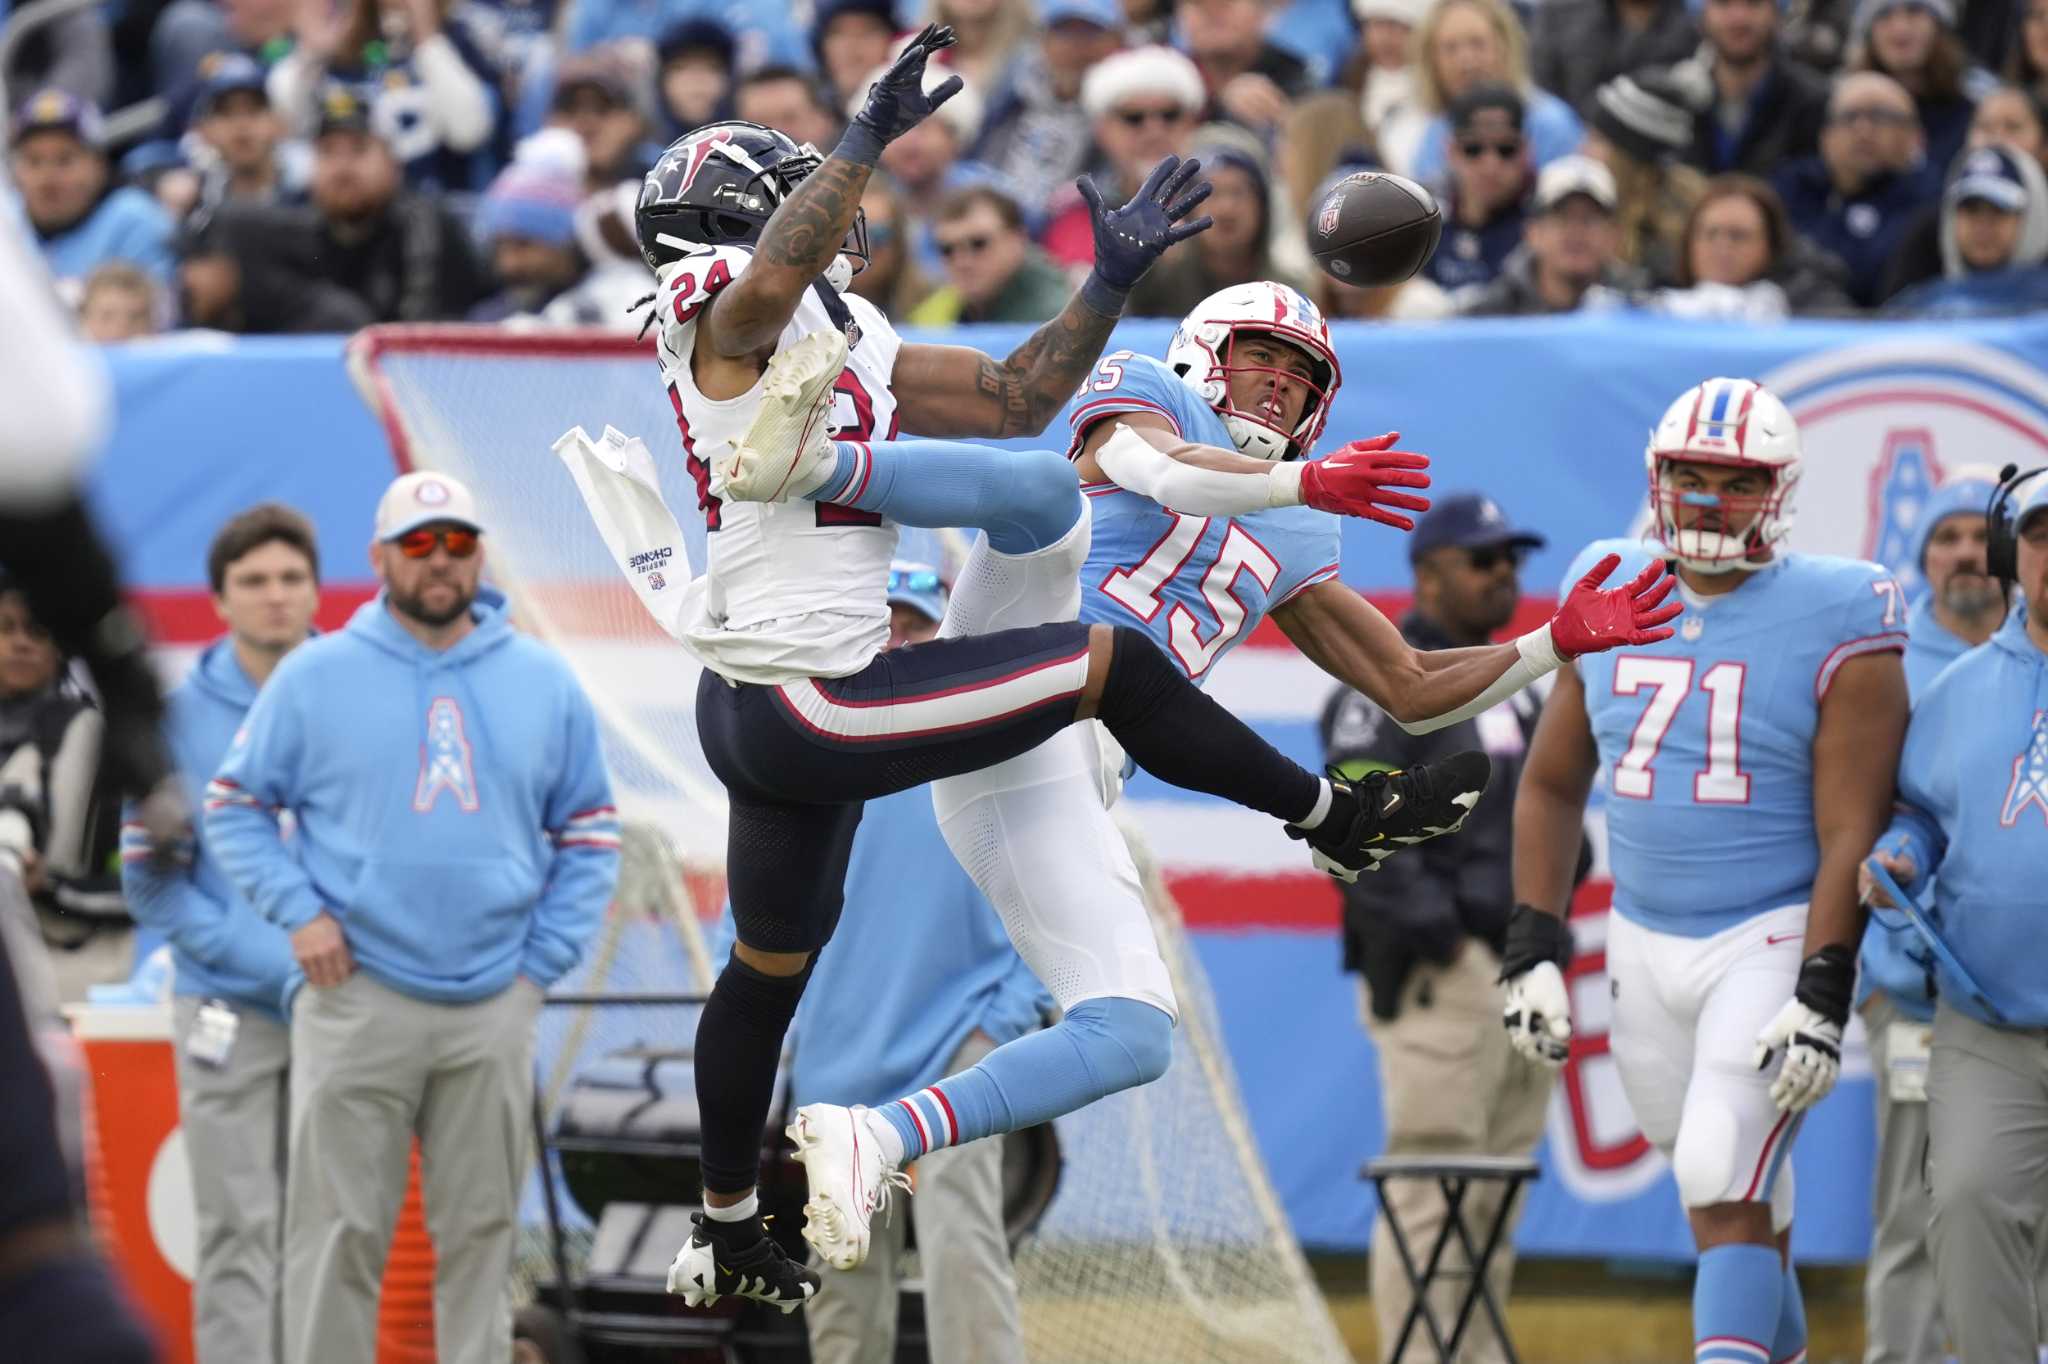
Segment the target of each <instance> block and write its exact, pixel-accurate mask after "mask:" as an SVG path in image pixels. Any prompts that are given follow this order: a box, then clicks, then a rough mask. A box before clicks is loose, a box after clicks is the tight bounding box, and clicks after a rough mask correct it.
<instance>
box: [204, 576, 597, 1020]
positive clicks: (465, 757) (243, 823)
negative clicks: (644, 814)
mask: <svg viewBox="0 0 2048 1364" xmlns="http://www.w3.org/2000/svg"><path fill="white" fill-rule="evenodd" d="M472 614H473V616H474V617H475V619H476V622H477V625H476V628H475V629H474V630H472V631H471V632H470V633H469V634H468V635H467V636H465V637H464V638H463V639H462V640H461V641H460V642H459V643H457V644H456V645H454V646H453V647H452V648H449V649H447V650H444V651H441V652H435V651H434V650H431V649H428V648H427V647H426V646H424V645H422V644H421V643H420V642H419V641H417V640H415V639H414V638H413V637H412V636H411V635H409V634H407V633H406V632H405V630H404V629H403V628H402V627H401V626H400V625H399V624H398V622H397V621H396V620H394V619H393V618H392V615H391V612H390V611H389V610H388V609H387V608H386V606H385V604H384V596H383V594H382V593H380V594H378V596H377V598H376V599H375V600H374V601H370V602H366V603H364V605H363V606H362V607H361V608H360V609H358V610H357V611H356V613H355V615H354V616H353V617H352V618H350V620H349V623H348V626H347V628H346V629H344V630H342V631H341V632H340V633H338V634H333V635H328V636H325V637H323V638H321V639H316V640H313V641H312V642H310V643H308V644H304V645H301V646H300V647H299V648H297V649H295V650H293V651H292V653H291V654H290V655H289V656H288V657H286V659H285V661H284V662H283V663H282V664H280V665H279V667H278V670H277V672H276V673H275V674H274V675H273V676H272V677H271V679H270V683H269V685H268V686H266V687H265V688H264V689H263V693H262V695H261V696H260V697H258V698H257V701H256V705H255V707H254V708H253V709H251V710H250V712H249V719H248V723H247V724H246V725H245V726H244V727H243V729H242V732H241V733H240V734H239V735H237V736H236V739H235V743H234V746H233V747H232V748H230V749H229V751H228V756H227V758H226V760H225V761H224V762H223V764H222V765H221V768H220V771H219V773H218V774H217V775H216V776H215V778H214V780H213V782H212V783H211V784H210V785H209V786H208V788H207V796H206V837H207V839H208V841H209V842H210V844H211V845H212V847H213V851H214V855H215V856H216V857H218V858H219V859H220V863H221V865H222V867H223V868H225V869H226V871H227V874H228V876H229V878H230V879H232V880H233V881H234V883H235V884H236V885H237V886H238V887H240V888H241V890H242V892H243V893H244V894H245V895H247V896H248V897H249V900H250V902H251V903H252V904H254V905H255V906H256V907H257V909H259V910H261V911H262V912H263V914H264V915H265V916H266V917H267V918H269V919H270V920H272V921H273V922H275V923H278V924H282V925H283V926H284V927H285V928H286V929H288V930H289V929H296V928H298V927H300V926H301V925H303V924H305V923H307V922H308V921H309V920H311V919H312V918H313V917H314V916H315V915H316V914H318V913H319V912H320V911H321V910H322V909H325V910H327V911H328V912H329V913H331V914H332V915H333V916H334V917H335V919H336V920H338V921H339V922H340V924H341V928H342V932H343V933H344V934H345V935H346V937H347V939H348V946H349V951H350V952H351V953H352V954H353V955H354V957H355V960H356V964H357V965H358V966H359V967H361V968H362V969H363V970H364V971H366V972H368V973H369V974H370V976H371V977H373V978H374V979H376V980H378V981H380V982H382V983H383V984H385V985H388V986H390V987H391V988H392V989H394V990H397V991H399V992H400V993H403V994H408V995H412V996H414V997H416V998H419V999H426V1000H432V1001H436V1002H440V1003H449V1004H462V1003H468V1002H471V1001H474V1000H479V999H484V998H486V997H488V996H491V995H494V994H497V993H498V992H499V991H501V990H503V989H505V988H506V987H507V986H509V985H510V984H511V983H512V980H513V977H514V976H525V977H527V978H528V979H530V980H532V981H533V982H534V983H535V984H537V985H540V986H542V987H543V988H545V987H547V986H550V985H552V984H554V982H555V981H556V980H558V979H559V978H560V977H561V976H562V975H563V974H564V973H565V972H567V971H568V970H569V968H570V967H571V966H573V965H575V963H576V960H577V958H578V957H579V956H580V955H581V954H582V952H583V948H584V946H585V944H586V943H587V942H588V941H589V939H590V936H591V934H592V932H593V931H594V930H595V929H596V927H597V924H598V922H599V920H600V919H601V918H602V916H603V913H604V908H605V905H606V904H607V903H608V902H609V901H610V899H611V894H612V888H613V886H614V884H615V883H616V881H617V879H618V864H619V833H618V816H617V813H616V812H615V811H614V810H613V808H612V796H611V784H610V782H609V780H608V779H607V777H606V775H605V769H604V760H603V755H602V753H601V751H600V749H599V744H598V732H597V717H596V715H595V714H594V713H593V712H592V710H591V707H590V701H589V699H588V698H587V697H585V696H584V694H583V690H582V688H581V687H579V686H578V685H577V683H576V679H575V677H574V675H573V674H571V672H570V671H569V668H568V665H567V664H565V663H564V662H563V661H562V660H561V659H560V658H559V657H558V656H557V655H556V654H554V653H553V652H552V651H551V650H549V649H548V648H547V647H546V646H545V645H542V644H540V643H539V642H537V641H535V640H532V639H529V638H526V637H525V636H522V635H519V634H516V633H515V632H514V631H513V630H512V627H511V625H510V623H509V622H508V621H507V619H506V616H505V601H504V598H503V597H502V596H499V595H498V594H497V593H495V592H490V591H485V592H482V593H480V594H479V595H478V597H477V603H476V606H475V607H474V608H472ZM280 810H289V811H291V812H292V815H293V817H294V818H295V820H296V822H297V832H296V834H295V836H294V840H295V845H296V847H297V850H298V856H297V857H294V856H292V855H291V853H290V852H289V851H287V849H286V847H285V846H284V844H282V843H281V842H280V841H279V837H278V824H277V816H278V811H280Z"/></svg>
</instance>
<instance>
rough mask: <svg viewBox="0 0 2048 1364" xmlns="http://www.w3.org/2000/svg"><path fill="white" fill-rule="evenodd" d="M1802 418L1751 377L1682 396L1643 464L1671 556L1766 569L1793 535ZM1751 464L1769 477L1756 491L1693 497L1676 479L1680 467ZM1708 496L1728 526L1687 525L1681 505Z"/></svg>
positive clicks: (1704, 566) (1707, 566) (1702, 565)
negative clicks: (1683, 524) (1780, 545)
mask: <svg viewBox="0 0 2048 1364" xmlns="http://www.w3.org/2000/svg"><path fill="white" fill-rule="evenodd" d="M1799 456H1800V452H1799V423H1798V422H1796V421H1794V420H1793V418H1792V413H1791V411H1790V410H1789V409H1787V408H1786V406H1785V404H1784V403H1783V402H1782V401H1781V400H1780V399H1779V398H1778V396H1777V395H1776V394H1774V393H1772V392H1771V391H1770V390H1769V389H1767V388H1765V387H1764V386H1763V385H1762V384H1759V383H1757V382H1755V381H1754V380H1751V379H1709V380H1707V381H1706V382H1705V383H1703V384H1698V385H1695V386H1694V387H1692V388H1689V389H1687V390H1686V391H1685V392H1684V393H1682V394H1680V395H1679V397H1678V400H1677V401H1676V402H1674V403H1672V404H1671V406H1670V407H1668V408H1666V409H1664V418H1663V420H1662V421H1660V422H1658V423H1657V429H1656V430H1654V431H1652V432H1651V433H1650V443H1649V445H1648V447H1647V448H1645V449H1644V451H1643V462H1644V464H1645V465H1646V466H1648V468H1649V472H1650V512H1651V515H1652V517H1653V518H1654V519H1655V522H1656V526H1657V538H1658V539H1660V540H1662V541H1663V542H1664V545H1665V547H1666V548H1667V549H1669V550H1670V551H1671V557H1672V558H1674V559H1676V560H1677V561H1678V562H1679V563H1681V564H1684V565H1685V566H1686V567H1687V568H1690V569H1693V570H1695V571H1697V572H1701V573H1728V572H1733V571H1735V570H1738V569H1739V570H1743V571H1745V572H1746V571H1750V570H1754V569H1758V568H1762V567H1763V566H1764V565H1766V564H1768V563H1769V562H1770V561H1771V557H1772V556H1771V551H1772V550H1773V549H1774V548H1775V547H1776V546H1777V545H1778V543H1779V542H1780V541H1782V540H1783V539H1784V538H1785V537H1786V536H1788V535H1790V534H1791V533H1792V494H1793V490H1794V489H1796V488H1797V487H1798V486H1799V469H1800V457H1799ZM1686 463H1696V464H1721V465H1729V466H1734V467H1743V468H1753V469H1756V470H1759V471H1760V472H1763V473H1764V474H1766V475H1767V476H1768V477H1769V478H1770V480H1771V486H1770V489H1769V491H1767V492H1764V493H1761V494H1758V495H1755V496H1731V495H1728V494H1721V495H1719V496H1715V495H1713V494H1691V493H1686V492H1684V491H1681V490H1680V489H1679V488H1678V487H1676V486H1675V484H1674V483H1673V481H1672V479H1671V477H1670V473H1671V466H1672V465H1674V464H1686ZM1694 497H1699V498H1702V499H1704V501H1702V502H1701V504H1700V505H1713V506H1717V507H1719V508H1720V510H1721V511H1722V513H1723V516H1722V527H1723V528H1722V529H1719V530H1707V529H1683V528H1681V522H1680V517H1679V509H1680V508H1681V507H1683V506H1686V505H1688V501H1689V499H1692V498H1694Z"/></svg>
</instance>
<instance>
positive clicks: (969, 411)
mask: <svg viewBox="0 0 2048 1364" xmlns="http://www.w3.org/2000/svg"><path fill="white" fill-rule="evenodd" d="M1201 169H1202V163H1201V162H1199V161H1182V160H1181V159H1180V158H1179V157H1177V156H1169V157H1167V158H1166V159H1165V160H1164V161H1161V162H1160V163H1159V164H1158V165H1157V166H1155V167H1153V169H1152V174H1151V175H1149V176H1147V177H1146V178H1145V183H1144V184H1143V185H1141V186H1139V187H1138V192H1137V193H1136V194H1134V195H1132V196H1131V199H1130V202H1129V203H1127V204H1125V205H1124V206H1123V207H1121V208H1105V207H1104V206H1103V203H1102V196H1101V195H1100V194H1099V193H1097V192H1096V189H1095V185H1094V184H1093V182H1091V181H1090V180H1089V179H1088V178H1087V177H1086V176H1083V177H1082V178H1081V181H1080V190H1081V197H1082V198H1083V199H1085V200H1087V202H1088V212H1089V214H1090V216H1091V217H1092V218H1093V220H1094V224H1095V268H1094V269H1093V270H1092V271H1090V272H1089V275H1088V278H1087V279H1086V280H1085V281H1084V282H1083V283H1082V285H1081V288H1080V290H1079V291H1078V292H1076V293H1075V295H1074V296H1073V297H1072V298H1070V299H1068V300H1067V306H1066V309H1065V310H1064V311H1062V312H1061V313H1060V315H1059V316H1058V317H1055V318H1054V319H1053V320H1052V321H1050V322H1048V323H1046V324H1045V325H1044V326H1043V327H1040V328H1039V329H1038V330H1037V331H1036V332H1034V333H1032V335H1031V339H1030V340H1028V341H1026V342H1025V343H1024V344H1023V345H1021V346H1019V347H1017V349H1016V350H1014V351H1012V352H1011V353H1010V358H1009V359H1007V360H1004V361H1001V362H1000V363H998V362H997V361H996V359H995V358H994V357H992V356H988V355H983V354H982V353H981V352H980V351H978V350H968V349H966V348H965V347H962V346H915V345H906V346H904V347H903V349H902V350H901V351H899V352H898V353H897V356H896V370H895V373H894V374H893V375H891V377H890V384H889V386H890V388H891V389H893V390H894V391H895V394H896V410H897V413H898V415H899V416H900V417H901V418H902V422H903V429H904V430H905V431H907V432H910V433H911V434H912V435H918V436H990V437H1001V436H1035V435H1037V434H1038V433H1039V432H1040V431H1043V430H1044V429H1045V424H1046V423H1047V422H1049V421H1051V420H1052V417H1053V414H1054V413H1055V412H1058V411H1059V410H1060V408H1061V406H1062V405H1064V404H1065V403H1066V401H1067V399H1068V398H1071V397H1072V396H1073V395H1074V390H1075V389H1076V388H1078V387H1080V385H1081V380H1083V379H1084V378H1086V377H1087V376H1088V371H1089V370H1090V369H1092V368H1094V366H1095V361H1096V359H1097V358H1098V357H1099V356H1100V355H1101V354H1102V347H1103V344H1104V343H1105V342H1107V341H1108V340H1109V334H1110V332H1111V331H1112V330H1113V329H1114V328H1115V327H1116V320H1117V316H1118V314H1120V313H1121V312H1123V307H1124V298H1125V296H1126V295H1127V294H1129V292H1130V289H1131V286H1132V285H1133V284H1136V283H1137V282H1138V279H1139V277H1140V276H1142V275H1143V274H1144V273H1145V271H1146V270H1147V269H1149V268H1151V265H1152V262H1153V261H1155V260H1157V259H1159V256H1160V254H1161V253H1162V252H1164V251H1165V250H1166V249H1167V248H1168V247H1170V246H1172V245H1174V244H1175V243H1176V242H1182V241H1185V240H1187V239H1188V238H1189V237H1192V236H1194V235H1195V234H1196V233H1198V232H1202V231H1204V230H1206V229H1207V228H1208V226H1209V219H1207V218H1197V219H1195V220H1194V221H1193V222H1183V221H1182V219H1184V218H1186V217H1187V215H1188V214H1190V213H1193V212H1194V211H1195V208H1196V206H1197V205H1199V204H1200V203H1201V202H1202V200H1204V199H1206V198H1208V197H1209V183H1208V182H1207V181H1206V180H1205V181H1202V182H1200V183H1199V184H1194V183H1193V182H1194V179H1195V175H1196V173H1197V172H1199V171H1200V170H1201ZM1191 184H1193V188H1189V186H1190V185H1191Z"/></svg>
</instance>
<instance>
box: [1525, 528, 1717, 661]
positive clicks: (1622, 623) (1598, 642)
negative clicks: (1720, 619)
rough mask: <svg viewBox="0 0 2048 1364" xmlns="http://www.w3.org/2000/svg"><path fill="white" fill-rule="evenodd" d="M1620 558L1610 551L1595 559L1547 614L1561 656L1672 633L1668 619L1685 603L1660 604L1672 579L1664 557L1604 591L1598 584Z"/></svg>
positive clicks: (1652, 639) (1646, 641) (1675, 616)
mask: <svg viewBox="0 0 2048 1364" xmlns="http://www.w3.org/2000/svg"><path fill="white" fill-rule="evenodd" d="M1620 562H1621V556H1620V555H1619V554H1610V555H1608V556H1607V557H1606V558H1604V559H1602V560H1601V561H1600V562H1599V563H1597V564H1594V565H1593V571H1592V572H1591V573H1588V574H1587V575H1586V576H1585V577H1583V578H1581V579H1579V580H1578V582H1577V583H1575V584H1574V585H1573V586H1572V590H1571V593H1570V595H1568V596H1567V597H1566V598H1565V599H1564V604H1563V605H1562V606H1560V607H1558V608H1557V614H1556V615H1554V616H1552V617H1551V618H1550V642H1551V643H1552V644H1553V645H1555V646H1556V648H1557V651H1558V653H1560V654H1562V655H1563V656H1564V657H1566V658H1577V657H1578V656H1579V655H1580V654H1597V653H1599V652H1601V651H1602V650H1603V649H1613V648H1617V647H1619V646H1621V645H1623V644H1655V643H1656V642H1657V641H1658V640H1660V639H1669V638H1671V634H1672V631H1671V628H1670V627H1669V626H1668V625H1667V624H1666V622H1667V621H1673V620H1676V619H1678V616H1679V613H1680V612H1682V611H1684V610H1685V607H1684V606H1682V605H1681V604H1679V603H1678V602H1670V603H1664V599H1665V598H1666V597H1668V596H1670V595H1671V587H1672V584H1673V583H1674V582H1675V581H1676V579H1674V578H1673V577H1672V576H1671V575H1670V573H1669V572H1668V571H1667V570H1666V568H1665V565H1664V561H1663V560H1662V559H1659V560H1657V561H1655V562H1653V563H1652V564H1651V565H1650V566H1649V567H1648V568H1646V569H1644V570H1643V571H1642V572H1641V573H1638V574H1636V576H1635V577H1634V578H1633V579H1632V580H1631V581H1630V582H1629V583H1628V584H1627V585H1626V586H1624V587H1610V588H1607V589H1606V590H1605V591H1602V590H1601V587H1600V584H1601V583H1603V582H1605V581H1606V580H1607V575H1608V574H1610V573H1612V572H1613V571H1614V566H1615V565H1616V564H1618V563H1620ZM1660 603H1662V604H1660Z"/></svg>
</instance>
